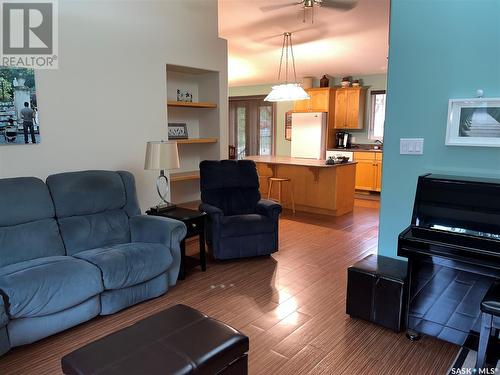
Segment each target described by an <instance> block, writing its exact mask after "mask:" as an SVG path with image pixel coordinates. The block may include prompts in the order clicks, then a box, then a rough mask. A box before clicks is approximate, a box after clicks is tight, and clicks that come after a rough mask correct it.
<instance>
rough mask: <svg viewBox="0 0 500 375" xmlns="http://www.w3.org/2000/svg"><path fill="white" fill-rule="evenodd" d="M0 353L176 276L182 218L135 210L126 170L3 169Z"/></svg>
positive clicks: (149, 292)
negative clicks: (12, 172)
mask: <svg viewBox="0 0 500 375" xmlns="http://www.w3.org/2000/svg"><path fill="white" fill-rule="evenodd" d="M0 207H1V209H0V294H1V296H0V354H3V353H5V352H6V351H8V350H9V348H10V347H15V346H19V345H24V344H28V343H31V342H34V341H37V340H39V339H41V338H43V337H46V336H49V335H52V334H54V333H57V332H60V331H62V330H65V329H67V328H69V327H72V326H75V325H77V324H80V323H82V322H85V321H87V320H89V319H91V318H93V317H95V316H97V315H99V314H100V315H106V314H112V313H115V312H117V311H119V310H121V309H123V308H126V307H128V306H131V305H133V304H136V303H138V302H141V301H144V300H147V299H150V298H153V297H157V296H159V295H161V294H163V293H165V292H166V291H167V289H168V288H169V286H173V285H175V283H176V281H177V275H178V272H179V267H180V241H181V240H182V239H183V238H184V236H185V234H186V227H185V225H184V224H183V223H182V222H180V221H176V220H171V219H167V218H162V217H153V216H143V215H140V209H139V205H138V202H137V197H136V191H135V183H134V178H133V176H132V175H131V174H130V173H128V172H122V171H119V172H111V171H84V172H71V173H62V174H57V175H52V176H50V177H48V178H47V182H46V184H45V183H44V182H43V181H41V180H39V179H37V178H30V177H28V178H25V177H23V178H12V179H0Z"/></svg>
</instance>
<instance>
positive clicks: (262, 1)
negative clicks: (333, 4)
mask: <svg viewBox="0 0 500 375" xmlns="http://www.w3.org/2000/svg"><path fill="white" fill-rule="evenodd" d="M345 1H349V0H345ZM389 1H390V0H358V1H357V2H356V6H355V7H354V8H353V9H350V10H338V9H332V8H325V7H322V8H318V7H315V9H314V23H313V24H311V23H310V21H309V22H306V23H303V22H302V19H303V11H302V8H301V6H300V5H294V6H288V7H284V8H281V9H277V10H272V11H263V10H262V9H260V8H261V7H266V6H270V5H279V4H287V3H291V2H292V3H293V2H294V0H219V35H220V36H221V37H222V38H225V39H227V40H228V45H229V85H230V86H241V85H251V84H260V83H274V82H277V76H278V67H279V59H280V55H281V45H282V42H283V37H282V34H283V33H284V32H287V31H289V32H292V33H293V34H292V40H293V45H294V48H293V50H294V55H295V64H296V69H297V77H298V80H299V81H300V79H301V78H302V77H308V76H312V77H321V76H322V75H323V74H328V75H330V76H337V77H338V76H344V75H353V76H356V75H366V74H380V73H385V72H386V71H387V55H388V33H389Z"/></svg>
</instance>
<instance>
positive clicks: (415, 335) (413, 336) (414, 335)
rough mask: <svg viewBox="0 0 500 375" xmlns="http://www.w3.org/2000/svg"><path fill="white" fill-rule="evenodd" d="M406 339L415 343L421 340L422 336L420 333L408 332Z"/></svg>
mask: <svg viewBox="0 0 500 375" xmlns="http://www.w3.org/2000/svg"><path fill="white" fill-rule="evenodd" d="M406 338H407V339H408V340H410V341H412V342H413V341H418V340H420V339H421V338H422V336H420V333H418V332H415V331H406Z"/></svg>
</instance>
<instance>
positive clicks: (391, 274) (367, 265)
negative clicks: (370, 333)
mask: <svg viewBox="0 0 500 375" xmlns="http://www.w3.org/2000/svg"><path fill="white" fill-rule="evenodd" d="M406 268H407V263H406V262H404V261H401V260H399V259H393V258H389V257H384V256H381V255H375V254H371V255H368V256H367V257H366V258H364V259H362V260H360V261H359V262H357V263H355V264H353V265H352V266H350V267H349V268H348V269H347V300H346V312H347V314H349V315H350V316H351V317H353V318H360V319H364V320H367V321H369V322H372V323H376V324H379V325H381V326H383V327H386V328H390V329H392V330H394V331H396V332H400V331H401V330H403V329H404V323H405V322H404V320H405V314H406V308H405V307H406V306H405V303H404V301H405V294H406V288H407V287H406Z"/></svg>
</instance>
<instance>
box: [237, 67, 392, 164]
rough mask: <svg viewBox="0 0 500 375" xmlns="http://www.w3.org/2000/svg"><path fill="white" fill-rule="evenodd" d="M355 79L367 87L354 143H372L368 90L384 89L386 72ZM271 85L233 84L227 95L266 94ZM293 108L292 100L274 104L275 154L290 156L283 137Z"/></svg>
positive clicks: (334, 81) (336, 82) (332, 81)
mask: <svg viewBox="0 0 500 375" xmlns="http://www.w3.org/2000/svg"><path fill="white" fill-rule="evenodd" d="M354 78H355V79H361V80H362V83H363V86H367V87H368V95H367V98H366V113H365V126H364V128H363V130H353V131H351V133H352V134H353V136H354V137H356V139H355V141H356V143H373V140H370V139H368V123H369V119H370V117H369V116H370V95H369V94H370V91H371V90H385V88H386V83H387V75H386V74H371V75H364V76H355V77H354ZM341 79H342V78H341V77H334V78H330V86H340V81H341ZM271 86H272V85H270V84H269V85H255V86H235V87H230V88H229V96H247V95H267V94H268V93H269V92H270V91H271ZM314 86H315V87H319V81H317V82H315V84H314ZM291 109H293V102H279V103H277V106H276V155H279V156H290V152H291V151H290V149H291V142H290V141H287V140H286V139H285V130H284V128H285V113H286V112H287V111H290V110H291Z"/></svg>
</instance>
